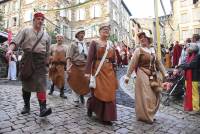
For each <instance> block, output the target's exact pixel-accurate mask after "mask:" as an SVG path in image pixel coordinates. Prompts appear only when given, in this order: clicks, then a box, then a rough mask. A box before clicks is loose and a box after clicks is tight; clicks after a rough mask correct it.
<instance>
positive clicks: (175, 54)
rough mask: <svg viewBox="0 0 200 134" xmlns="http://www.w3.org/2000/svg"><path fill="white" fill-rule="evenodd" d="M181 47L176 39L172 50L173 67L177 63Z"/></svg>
mask: <svg viewBox="0 0 200 134" xmlns="http://www.w3.org/2000/svg"><path fill="white" fill-rule="evenodd" d="M181 51H182V47H181V45H180V44H179V42H178V41H176V42H175V46H174V50H173V67H175V66H177V65H178V62H179V58H180V56H181Z"/></svg>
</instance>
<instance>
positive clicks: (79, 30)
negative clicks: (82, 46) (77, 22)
mask: <svg viewBox="0 0 200 134" xmlns="http://www.w3.org/2000/svg"><path fill="white" fill-rule="evenodd" d="M81 32H83V33H84V34H85V29H84V28H79V29H78V30H77V31H76V34H75V37H76V38H78V34H79V33H81Z"/></svg>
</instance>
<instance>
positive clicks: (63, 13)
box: [60, 5, 66, 17]
mask: <svg viewBox="0 0 200 134" xmlns="http://www.w3.org/2000/svg"><path fill="white" fill-rule="evenodd" d="M60 8H64V5H60ZM60 17H66V10H65V9H62V10H60Z"/></svg>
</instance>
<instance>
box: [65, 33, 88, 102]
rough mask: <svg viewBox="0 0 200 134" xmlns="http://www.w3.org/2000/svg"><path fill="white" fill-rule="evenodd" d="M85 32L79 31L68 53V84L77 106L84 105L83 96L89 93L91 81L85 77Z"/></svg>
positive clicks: (86, 53)
mask: <svg viewBox="0 0 200 134" xmlns="http://www.w3.org/2000/svg"><path fill="white" fill-rule="evenodd" d="M84 36H85V31H84V30H79V31H77V33H76V35H75V37H76V41H75V42H74V43H72V44H71V45H70V47H69V49H68V51H67V56H66V57H67V72H68V83H69V86H70V87H71V88H72V90H73V95H74V102H75V103H76V106H78V104H79V98H80V100H81V103H82V104H84V97H83V95H85V94H87V93H88V92H89V87H88V85H89V81H88V80H87V79H86V78H85V77H84V70H85V65H86V62H87V55H88V49H87V45H86V43H85V41H84Z"/></svg>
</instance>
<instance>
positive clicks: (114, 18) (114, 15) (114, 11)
mask: <svg viewBox="0 0 200 134" xmlns="http://www.w3.org/2000/svg"><path fill="white" fill-rule="evenodd" d="M113 20H114V21H116V22H117V12H116V10H115V9H113Z"/></svg>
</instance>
